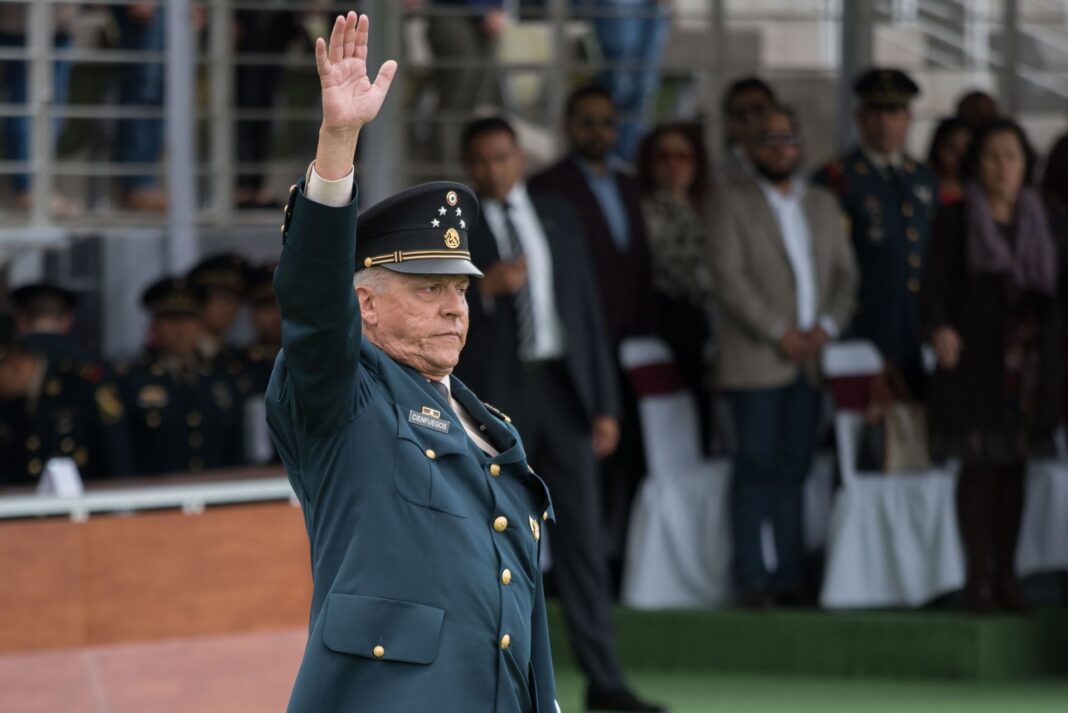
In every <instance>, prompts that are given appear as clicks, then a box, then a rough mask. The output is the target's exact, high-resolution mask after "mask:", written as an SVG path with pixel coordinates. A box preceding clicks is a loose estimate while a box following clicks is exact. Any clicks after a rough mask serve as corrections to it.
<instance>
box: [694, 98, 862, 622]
mask: <svg viewBox="0 0 1068 713" xmlns="http://www.w3.org/2000/svg"><path fill="white" fill-rule="evenodd" d="M747 150H748V152H749V156H750V158H751V159H752V161H753V166H754V174H753V175H746V176H741V177H739V178H737V180H735V181H734V182H733V183H731V184H728V185H727V186H725V187H724V188H723V189H722V190H721V191H718V192H717V194H716V196H715V198H714V201H713V205H712V210H711V230H710V233H711V239H710V262H711V265H712V271H713V276H714V279H713V284H714V285H715V293H716V294H715V297H716V307H717V310H718V312H719V317H720V329H721V337H720V351H719V357H718V361H717V364H716V366H715V379H716V385H717V386H718V387H719V388H720V389H722V390H723V391H724V392H725V394H726V395H727V397H728V398H729V401H730V405H731V413H732V417H733V420H734V430H735V435H736V440H737V451H736V453H735V462H734V480H733V486H732V493H731V500H732V503H731V505H732V521H733V525H732V530H733V536H734V568H735V579H736V584H737V587H738V591H739V593H740V595H741V602H742V604H743V605H745V606H750V607H755V608H766V607H768V606H771V605H772V604H774V603H776V602H778V603H787V604H789V603H799V602H802V601H805V600H806V599H807V596H806V593H805V592H804V591H803V587H802V576H801V560H802V555H803V547H802V541H801V537H802V530H801V527H802V525H801V523H802V519H801V518H802V513H801V503H802V500H801V498H802V495H801V493H802V484H803V482H804V478H805V476H806V475H807V473H808V470H809V466H810V462H811V459H812V452H813V450H814V445H815V444H814V441H815V436H816V433H815V430H816V428H815V424H816V422H817V420H818V415H819V405H820V393H819V385H818V357H819V354H820V352H821V350H822V349H823V347H824V346H825V345H826V344H827V342H828V341H830V340H832V339H834V338H836V337H837V336H838V335H839V334H840V333H841V332H843V331H844V330H845V329H846V327H847V326H848V322H849V319H850V317H851V315H852V313H853V310H854V306H855V303H856V287H857V268H856V264H855V261H854V257H853V254H852V248H851V247H850V245H849V243H848V241H847V238H846V235H845V231H844V226H843V223H842V217H841V211H840V210H839V208H838V203H837V201H836V200H835V198H834V196H833V195H832V194H831V193H829V192H828V191H826V190H824V189H822V188H820V187H817V186H810V185H806V184H805V182H804V180H803V179H802V178H801V177H800V176H799V173H798V171H799V169H800V166H801V139H800V130H799V126H798V122H797V119H796V117H795V116H794V115H793V114H792V113H791V112H790V111H789V110H788V109H785V108H782V107H776V108H774V109H773V110H771V111H770V112H769V113H768V115H767V116H766V117H765V119H764V125H763V128H762V130H761V131H760V132H759V133H757V134H756V136H755V138H754V139H753V140H752V141H751V142H750V144H749V145H748V146H747ZM765 520H770V521H771V523H772V526H773V529H774V533H775V551H776V559H777V561H778V566H777V567H776V569H775V572H774V575H772V574H770V573H769V571H768V567H767V566H766V564H765V562H764V559H763V554H762V550H761V540H760V530H761V526H762V523H763V522H764V521H765Z"/></svg>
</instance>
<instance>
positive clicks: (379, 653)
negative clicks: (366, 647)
mask: <svg viewBox="0 0 1068 713" xmlns="http://www.w3.org/2000/svg"><path fill="white" fill-rule="evenodd" d="M371 653H373V654H374V655H375V658H376V659H380V658H382V657H383V656H385V655H386V647H384V646H382V645H381V644H379V645H378V646H376V647H375V648H374V651H372V652H371Z"/></svg>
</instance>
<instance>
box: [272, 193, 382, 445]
mask: <svg viewBox="0 0 1068 713" xmlns="http://www.w3.org/2000/svg"><path fill="white" fill-rule="evenodd" d="M314 178H315V177H313V180H314ZM320 180H321V179H320ZM342 180H345V179H342ZM304 184H305V181H304V180H301V181H300V182H299V183H298V185H297V187H296V189H295V191H294V195H293V198H292V200H291V204H290V205H291V206H292V208H291V210H290V213H289V216H288V218H287V226H288V227H287V230H286V231H285V236H284V245H283V248H282V256H281V258H280V260H279V263H278V268H277V270H276V271H275V276H274V291H275V295H276V296H277V298H278V306H279V308H280V309H281V312H282V350H283V354H284V355H285V364H286V378H287V382H288V387H289V389H291V393H292V396H293V398H294V399H295V402H296V403H295V407H296V408H295V420H296V422H297V423H296V426H297V428H298V429H299V430H301V431H304V432H307V433H311V434H325V433H330V432H333V431H336V430H337V429H339V428H341V427H342V426H344V425H345V424H346V423H348V422H349V421H350V420H351V419H352V418H353V417H354V416H355V413H354V411H355V403H356V400H355V398H354V395H355V389H356V388H357V379H356V377H357V369H358V366H359V354H360V338H361V329H360V328H361V324H360V310H359V305H358V304H357V301H356V293H355V290H354V289H353V286H352V276H353V273H354V271H355V255H356V217H357V212H358V211H357V200H356V191H355V190H352V191H351V195H350V197H349V201H348V203H346V204H345V205H341V206H337V207H332V206H329V205H324V204H322V203H319V202H316V201H315V200H311V199H310V198H309V197H308V196H307V195H306V194H305V190H304V189H305V185H304ZM320 197H321V196H320Z"/></svg>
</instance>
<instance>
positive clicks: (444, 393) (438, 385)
mask: <svg viewBox="0 0 1068 713" xmlns="http://www.w3.org/2000/svg"><path fill="white" fill-rule="evenodd" d="M430 385H431V386H433V387H434V391H437V392H438V393H439V394H441V398H443V399H445V403H447V404H450V405H451V404H452V402H451V401H450V400H449V390H448V389H447V388H445V384H443V383H442V382H440V381H431V382H430Z"/></svg>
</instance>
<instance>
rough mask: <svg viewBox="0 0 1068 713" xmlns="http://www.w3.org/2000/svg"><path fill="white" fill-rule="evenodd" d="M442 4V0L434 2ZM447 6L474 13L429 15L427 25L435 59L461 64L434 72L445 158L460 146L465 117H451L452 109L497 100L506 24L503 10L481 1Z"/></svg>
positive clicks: (453, 156)
mask: <svg viewBox="0 0 1068 713" xmlns="http://www.w3.org/2000/svg"><path fill="white" fill-rule="evenodd" d="M439 4H445V3H439ZM448 5H449V6H450V7H452V6H456V7H460V6H466V7H469V8H470V10H471V12H472V13H473V14H469V15H457V14H451V15H433V16H431V17H430V18H429V23H428V25H427V40H428V41H429V42H430V48H431V50H433V52H434V59H435V60H440V61H442V62H448V63H453V62H456V63H462V64H463V66H462V67H450V68H444V69H438V70H435V72H434V84H435V85H436V87H437V94H438V111H439V113H440V114H441V116H438V117H436V118H437V120H438V129H437V132H436V133H437V135H438V140H437V141H436V142H435V143H436V144H437V145H438V146H440V147H442V148H441V151H443V152H444V153H443V155H442V156H441V159H442V160H444V161H454V160H458V159H459V155H458V154H457V153H455V152H456V151H457V150H458V147H459V146H460V129H461V126H462V125H463V123H464V122H465V121H466V120H467V119H466V117H465V118H463V119H462V120H459V121H458V120H456V117H454V116H452V115H453V114H455V113H457V112H470V111H471V110H472V109H474V108H476V107H478V106H479V105H480V104H483V103H492V104H500V88H499V87H497V86H496V84H495V83H496V81H497V73H496V72H494V71H493V68H492V65H493V63H494V62H496V52H497V39H498V37H499V36H500V33H501V31H502V30H503V27H504V24H505V23H506V19H505V16H504V14H503V11H502V10H499V9H492V10H486V9H485V3H481V4H479V3H476V2H471V3H463V2H454V3H448Z"/></svg>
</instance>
